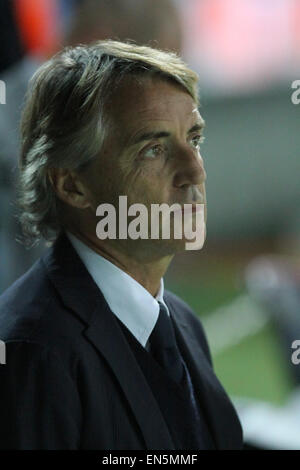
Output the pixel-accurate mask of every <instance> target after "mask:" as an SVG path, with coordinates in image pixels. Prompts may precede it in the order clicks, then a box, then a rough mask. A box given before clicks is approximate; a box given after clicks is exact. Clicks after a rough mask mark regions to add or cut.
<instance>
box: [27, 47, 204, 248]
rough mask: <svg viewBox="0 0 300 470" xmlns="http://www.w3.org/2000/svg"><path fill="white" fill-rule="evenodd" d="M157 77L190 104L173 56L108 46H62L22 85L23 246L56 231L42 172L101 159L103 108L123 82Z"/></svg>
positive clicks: (183, 73)
mask: <svg viewBox="0 0 300 470" xmlns="http://www.w3.org/2000/svg"><path fill="white" fill-rule="evenodd" d="M141 73H142V74H144V75H145V74H146V75H147V74H148V75H149V74H151V75H153V74H157V75H160V76H161V77H164V78H165V79H168V80H172V81H175V82H177V83H179V84H181V85H182V86H183V87H184V88H185V90H186V91H187V92H188V93H189V94H190V95H191V96H192V98H193V99H194V100H195V102H196V103H197V104H198V85H197V84H198V76H197V74H196V73H195V72H194V71H192V70H190V69H189V68H188V67H187V66H186V64H185V63H184V62H183V61H182V59H181V58H180V57H178V56H177V55H176V54H175V53H172V52H166V51H161V50H158V49H154V48H152V47H148V46H138V45H136V44H132V43H127V42H119V41H112V40H105V41H98V42H96V43H94V44H90V45H79V46H76V47H67V48H65V49H63V50H62V51H61V52H59V53H58V54H56V55H55V56H54V57H52V58H51V59H50V60H49V61H47V62H46V63H45V64H43V65H42V66H41V67H40V68H39V69H38V70H37V72H36V73H35V74H34V76H33V77H32V79H31V81H30V86H29V89H28V92H27V96H26V101H25V107H24V110H23V114H22V119H21V155H20V161H19V198H18V202H19V206H20V208H21V212H20V222H21V225H22V231H23V234H24V242H25V244H27V245H28V246H32V245H33V244H35V243H36V242H38V241H39V240H40V239H41V238H44V239H45V240H47V241H50V242H51V241H54V240H55V239H56V238H57V236H58V235H59V233H60V231H61V224H60V221H59V217H58V211H57V197H56V194H55V191H54V189H53V187H52V184H51V182H50V180H49V177H48V170H49V169H50V168H53V167H54V168H68V169H70V170H76V171H78V172H80V171H82V170H83V169H85V168H86V167H87V166H88V165H89V163H91V162H92V160H94V159H95V158H96V157H97V155H99V154H100V153H101V146H102V143H103V141H104V138H105V135H106V129H107V122H108V119H109V116H105V113H104V103H105V102H106V100H108V98H109V96H110V94H111V93H116V92H117V84H118V83H119V82H120V80H122V78H123V77H125V76H127V75H128V74H130V75H136V74H141Z"/></svg>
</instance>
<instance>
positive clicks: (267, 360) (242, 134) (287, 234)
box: [0, 0, 300, 449]
mask: <svg viewBox="0 0 300 470" xmlns="http://www.w3.org/2000/svg"><path fill="white" fill-rule="evenodd" d="M0 38H1V40H0V52H1V53H0V80H1V82H0V85H1V90H0V91H1V96H0V103H1V104H0V293H1V292H3V291H4V290H5V289H6V288H7V287H8V286H9V285H10V284H11V283H12V282H13V281H14V280H15V279H16V278H17V277H19V276H20V275H22V274H23V273H24V272H25V271H26V270H27V269H28V267H29V266H30V265H31V264H32V263H33V261H35V260H36V259H37V258H38V257H39V256H40V254H41V252H42V251H43V250H44V246H38V247H34V248H33V249H31V250H26V249H25V248H23V246H22V245H21V244H20V243H18V242H17V241H16V237H17V236H18V235H19V234H20V228H19V227H18V223H17V219H16V217H15V215H14V214H15V212H16V208H15V203H14V201H15V197H16V186H15V181H16V166H17V159H18V147H19V142H18V125H19V118H20V111H21V108H22V102H23V99H24V95H25V92H26V87H27V83H28V80H29V78H30V77H31V76H32V74H33V73H34V71H35V70H36V68H37V67H38V66H39V64H41V63H42V62H43V61H44V60H45V59H47V57H49V56H51V55H52V54H53V53H55V52H56V51H57V50H59V49H60V48H61V47H62V46H64V45H74V44H78V43H85V42H90V41H93V40H96V39H104V38H112V39H121V40H123V39H131V40H135V41H136V42H137V43H139V44H150V45H152V46H153V47H159V48H162V49H168V50H173V51H176V52H178V53H180V54H181V55H182V56H183V58H184V59H185V61H186V62H187V63H188V64H189V65H190V66H191V67H192V68H194V69H195V70H196V71H197V72H198V74H199V79H200V97H201V108H200V112H201V114H202V116H203V117H204V119H205V120H206V123H207V128H206V131H205V136H206V140H205V143H204V145H203V148H202V156H203V157H204V161H205V166H206V172H207V175H208V178H207V200H208V221H207V240H206V243H205V245H204V248H203V249H202V250H201V251H200V252H187V253H184V254H182V255H180V256H178V257H177V258H176V259H175V260H174V261H173V264H172V266H171V268H170V270H169V272H168V274H167V276H166V286H167V287H168V288H169V289H171V290H173V291H174V292H175V293H177V294H178V295H180V296H181V297H182V298H183V299H184V300H186V301H187V302H188V303H189V305H190V306H191V307H192V308H193V309H194V311H195V312H196V313H197V315H199V317H200V318H201V320H202V321H203V325H204V327H205V330H206V333H207V336H208V339H209V343H210V346H211V350H212V354H213V362H214V367H215V371H216V374H217V376H218V377H219V379H220V381H221V382H222V384H223V386H224V387H225V389H226V390H227V392H228V393H229V394H230V396H231V397H232V399H233V400H234V402H235V404H236V407H237V410H238V413H239V415H240V418H241V421H242V425H243V429H244V434H245V441H246V444H247V445H248V447H249V448H251V447H252V448H287V449H292V448H296V449H300V392H299V386H300V364H299V365H297V364H293V362H292V360H291V355H292V352H293V349H292V347H291V345H292V342H293V341H294V340H296V339H299V340H300V155H299V150H300V104H299V105H296V104H293V102H292V99H291V97H292V93H293V91H294V90H293V88H292V82H294V81H295V80H300V2H299V0H272V1H271V0H226V1H224V0H0ZM3 83H4V84H5V85H3Z"/></svg>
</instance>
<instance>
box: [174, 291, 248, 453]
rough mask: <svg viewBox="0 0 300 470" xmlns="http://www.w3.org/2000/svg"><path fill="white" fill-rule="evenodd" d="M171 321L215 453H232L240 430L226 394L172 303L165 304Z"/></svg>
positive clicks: (190, 329)
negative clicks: (219, 451) (214, 445)
mask: <svg viewBox="0 0 300 470" xmlns="http://www.w3.org/2000/svg"><path fill="white" fill-rule="evenodd" d="M166 303H167V305H168V307H169V309H170V312H171V315H172V318H173V319H174V324H175V331H176V337H177V340H178V345H179V348H180V350H181V352H182V356H183V358H184V360H185V362H186V365H187V367H188V369H189V371H190V374H191V377H192V380H193V383H194V389H195V393H196V395H197V396H198V399H199V403H200V405H201V408H202V410H203V413H204V415H205V417H206V420H207V425H208V427H209V428H210V431H211V434H212V436H213V438H214V441H215V444H216V447H217V449H233V448H235V446H236V445H237V442H239V441H240V442H241V441H242V434H241V427H240V423H239V420H238V417H237V415H236V412H235V409H234V408H233V406H232V403H231V402H230V400H229V398H228V396H227V394H226V392H225V391H224V389H223V387H222V385H221V384H220V382H219V380H218V379H217V377H216V375H215V374H214V372H213V370H212V368H211V366H210V364H209V363H208V360H207V358H206V356H205V355H204V353H203V350H202V348H201V343H200V342H199V340H198V339H197V337H196V336H195V333H194V331H193V328H192V326H191V325H190V324H189V322H188V321H186V320H185V318H184V317H183V315H182V312H179V310H177V309H176V306H175V305H174V302H173V301H171V302H170V300H166Z"/></svg>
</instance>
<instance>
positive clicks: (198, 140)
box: [190, 134, 205, 150]
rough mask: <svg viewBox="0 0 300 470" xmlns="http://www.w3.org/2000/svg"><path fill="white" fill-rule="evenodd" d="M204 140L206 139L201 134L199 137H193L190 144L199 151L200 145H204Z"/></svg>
mask: <svg viewBox="0 0 300 470" xmlns="http://www.w3.org/2000/svg"><path fill="white" fill-rule="evenodd" d="M204 140H205V137H204V136H203V135H200V134H199V135H195V136H194V137H192V138H191V140H190V142H191V144H192V146H193V147H194V148H195V149H197V150H199V149H200V144H202V143H203V142H204Z"/></svg>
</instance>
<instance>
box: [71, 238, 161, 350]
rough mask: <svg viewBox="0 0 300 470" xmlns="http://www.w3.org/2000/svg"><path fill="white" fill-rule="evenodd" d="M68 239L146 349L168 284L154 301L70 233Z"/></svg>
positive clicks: (142, 289) (131, 279)
mask: <svg viewBox="0 0 300 470" xmlns="http://www.w3.org/2000/svg"><path fill="white" fill-rule="evenodd" d="M67 236H68V238H69V240H70V242H71V243H72V245H73V247H74V249H75V251H76V252H77V254H78V256H79V257H80V259H81V261H82V262H83V264H84V265H85V267H86V269H87V270H88V272H89V274H90V275H91V276H92V278H93V280H94V282H95V283H96V285H97V286H98V287H99V289H100V290H101V292H102V294H103V295H104V298H105V300H106V302H107V303H108V305H109V307H110V309H111V311H112V312H113V313H114V314H115V315H116V316H117V317H118V319H119V320H120V321H121V322H122V323H123V324H124V325H125V326H126V327H127V328H128V329H129V331H130V332H131V333H132V334H133V335H134V336H135V338H136V339H137V340H138V341H139V342H140V343H141V345H142V346H143V347H145V346H146V343H147V341H148V339H149V336H150V335H151V333H152V330H153V328H154V326H155V323H156V321H157V318H158V314H159V304H158V302H161V303H162V304H163V305H164V306H165V307H166V310H167V313H168V315H169V310H168V307H167V305H166V304H165V302H164V299H163V295H164V281H163V278H161V280H160V287H159V291H158V293H157V295H156V297H155V298H154V297H153V296H152V295H151V294H150V293H149V292H148V291H147V290H146V289H145V288H144V287H143V286H142V285H141V284H139V283H138V282H137V281H136V280H135V279H133V278H132V277H131V276H129V275H128V274H127V273H125V272H124V271H122V269H120V268H118V267H117V266H116V265H115V264H113V263H111V262H110V261H108V260H107V259H106V258H104V257H103V256H101V255H99V254H98V253H96V252H95V251H93V250H92V249H91V248H89V247H88V246H87V245H85V244H84V243H82V242H81V241H80V240H78V238H77V237H75V236H74V235H73V234H71V233H70V232H67Z"/></svg>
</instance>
